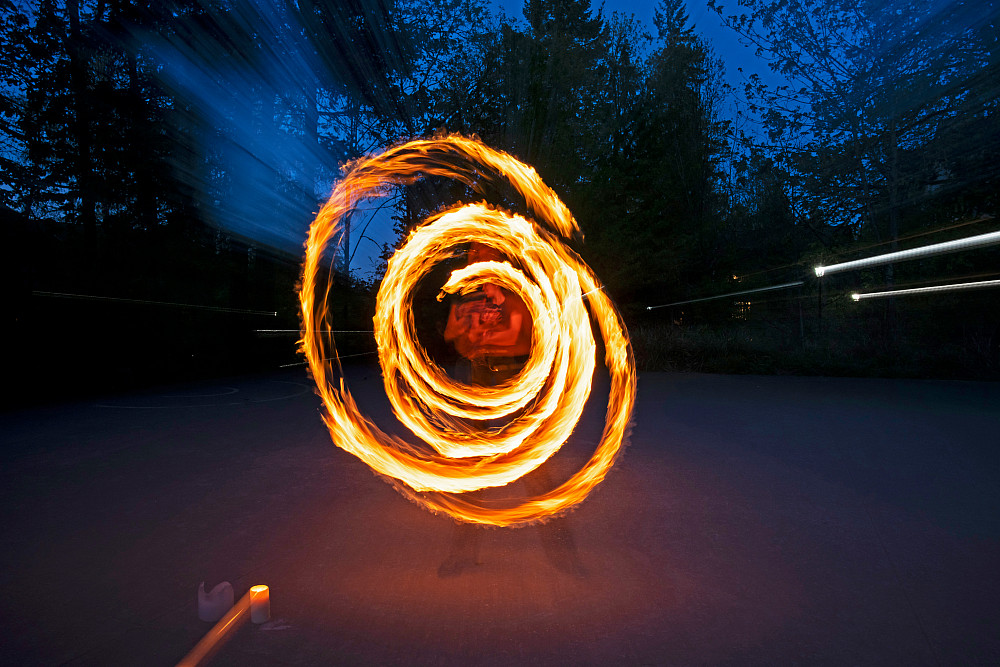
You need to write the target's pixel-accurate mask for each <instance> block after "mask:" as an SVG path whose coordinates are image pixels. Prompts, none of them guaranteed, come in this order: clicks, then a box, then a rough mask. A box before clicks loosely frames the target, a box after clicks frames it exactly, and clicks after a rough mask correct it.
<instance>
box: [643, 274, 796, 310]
mask: <svg viewBox="0 0 1000 667" xmlns="http://www.w3.org/2000/svg"><path fill="white" fill-rule="evenodd" d="M802 284H803V283H802V281H801V280H797V281H795V282H792V283H782V284H781V285H771V286H770V287H758V288H757V289H748V290H743V291H741V292H729V293H727V294H717V295H716V296H705V297H702V298H700V299H688V300H687V301H675V302H674V303H665V304H663V305H661V306H646V310H656V309H657V308H669V307H671V306H685V305H687V304H689V303H700V302H702V301H714V300H715V299H727V298H729V297H731V296H743V295H744V294H756V293H758V292H773V291H775V290H780V289H788V288H789V287H798V286H800V285H802Z"/></svg>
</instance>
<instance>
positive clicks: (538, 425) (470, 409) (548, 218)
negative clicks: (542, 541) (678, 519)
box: [299, 136, 636, 526]
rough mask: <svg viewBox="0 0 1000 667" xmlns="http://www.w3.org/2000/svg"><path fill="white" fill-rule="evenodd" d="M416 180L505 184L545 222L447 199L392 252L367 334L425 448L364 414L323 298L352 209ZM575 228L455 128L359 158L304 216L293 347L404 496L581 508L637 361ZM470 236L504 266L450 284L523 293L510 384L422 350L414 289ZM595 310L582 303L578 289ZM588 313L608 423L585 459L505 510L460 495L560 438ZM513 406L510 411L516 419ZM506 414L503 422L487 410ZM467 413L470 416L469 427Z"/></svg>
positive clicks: (527, 518)
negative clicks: (465, 371) (574, 241)
mask: <svg viewBox="0 0 1000 667" xmlns="http://www.w3.org/2000/svg"><path fill="white" fill-rule="evenodd" d="M426 175H436V176H443V177H446V178H451V179H455V180H457V181H459V182H461V183H463V184H465V185H466V186H468V187H471V188H473V189H479V188H481V187H482V185H483V184H484V183H486V182H488V181H489V180H494V181H500V180H501V179H505V180H506V181H508V182H509V183H510V185H512V186H513V187H514V188H515V189H516V190H517V192H518V193H520V195H521V196H523V197H524V199H525V201H526V203H527V206H528V209H529V210H530V211H531V212H532V213H533V215H534V216H535V217H536V218H537V219H538V220H540V221H541V222H537V221H535V220H531V221H529V220H526V219H525V218H523V217H521V216H518V215H514V214H511V213H508V212H506V211H501V210H498V209H495V208H493V207H491V206H489V205H487V204H486V203H478V204H468V205H457V206H455V207H453V208H451V209H448V210H446V211H443V212H441V213H438V214H436V215H434V216H432V217H431V218H430V219H428V220H427V221H426V222H425V223H424V224H422V225H421V226H419V227H418V228H417V229H415V230H414V231H413V232H412V233H411V234H410V235H409V237H408V238H407V239H406V242H405V243H404V244H403V246H402V247H401V248H400V249H399V250H398V251H397V252H396V253H395V254H394V255H393V256H392V258H391V259H390V260H389V264H388V267H387V270H386V274H385V277H384V279H383V280H382V284H381V286H380V288H379V291H378V296H377V299H376V314H375V318H374V325H375V339H376V342H377V343H378V354H379V362H380V364H381V366H382V374H383V379H384V383H385V390H386V394H387V396H388V397H389V400H390V402H391V404H392V408H393V412H394V413H395V415H396V417H397V418H398V419H399V420H400V422H401V423H403V424H404V425H405V426H406V427H407V428H409V429H410V430H411V431H412V432H413V433H414V434H415V435H416V436H417V437H418V438H419V439H420V440H421V441H422V442H423V443H425V445H426V446H417V445H413V444H410V443H408V442H405V441H404V440H402V439H401V438H398V437H395V436H392V435H389V434H387V433H385V432H383V431H381V430H380V429H379V428H378V427H377V426H376V425H375V424H373V423H372V422H371V421H370V420H369V419H368V418H366V417H364V416H363V415H362V414H361V413H360V411H359V410H358V407H357V405H356V403H355V402H354V398H353V397H352V395H351V393H350V391H349V390H348V388H347V386H346V384H345V382H344V380H343V378H342V377H337V376H336V375H335V374H334V368H335V367H336V361H337V358H336V349H335V346H334V342H333V336H332V334H329V333H326V332H329V331H330V330H332V329H335V327H334V326H332V323H331V322H330V313H329V310H328V307H327V302H328V296H329V294H328V290H329V287H328V286H327V287H326V288H321V287H320V283H319V281H318V276H319V270H320V265H321V260H322V258H323V256H324V254H325V253H326V250H327V247H328V245H329V244H330V243H331V242H332V241H333V240H334V239H336V238H338V237H339V234H340V232H341V231H342V229H343V224H344V220H345V218H346V217H347V216H348V215H349V214H350V212H351V211H352V210H353V209H354V208H355V207H356V206H357V204H358V203H359V202H360V201H362V200H364V199H368V198H371V197H376V196H379V195H382V194H384V193H385V192H387V191H388V190H389V189H390V188H392V187H395V186H398V185H406V184H410V183H413V182H415V181H416V180H418V179H419V178H421V177H423V176H426ZM579 232H580V230H579V227H578V226H577V223H576V221H575V220H574V219H573V217H572V215H571V214H570V212H569V210H568V209H567V208H566V206H565V205H564V204H563V203H562V201H560V199H559V198H558V197H557V196H556V194H555V193H554V192H553V191H552V190H551V189H550V188H549V187H548V186H546V185H545V183H543V182H542V180H541V179H540V178H539V177H538V174H537V173H536V172H535V170H534V169H533V168H531V167H529V166H528V165H526V164H524V163H522V162H520V161H518V160H517V159H515V158H513V157H511V156H510V155H507V154H506V153H502V152H499V151H496V150H493V149H491V148H489V147H487V146H485V145H483V144H482V143H480V142H479V141H477V140H474V139H469V138H465V137H461V136H449V137H442V138H436V139H427V140H415V141H410V142H408V143H404V144H401V145H399V146H396V147H394V148H391V149H389V150H387V151H386V152H384V153H382V154H381V155H376V156H370V157H366V158H362V159H360V160H358V161H356V162H355V163H354V164H353V165H352V167H351V169H350V171H349V173H348V174H347V175H346V177H345V178H344V179H343V180H342V181H341V182H340V183H339V184H338V185H337V187H336V188H335V189H334V191H333V194H332V196H331V197H330V199H329V201H327V202H326V204H325V205H324V206H323V208H322V209H321V210H320V212H319V214H318V215H317V216H316V219H315V220H314V221H313V223H312V225H311V227H310V229H309V235H308V239H307V241H306V254H305V260H304V263H303V268H302V281H301V286H300V291H299V299H300V302H301V307H302V329H301V332H302V338H301V341H300V346H301V351H302V353H303V354H304V356H305V358H306V361H307V363H308V366H309V369H310V372H311V374H312V376H313V378H314V379H315V381H316V384H317V388H318V393H319V395H320V397H321V398H322V401H323V405H324V409H325V412H324V414H323V420H324V422H325V423H326V425H327V427H328V428H329V430H330V434H331V437H332V438H333V442H334V443H335V444H336V445H337V446H338V447H340V448H341V449H344V450H345V451H348V452H350V453H351V454H354V455H355V456H357V457H358V458H360V459H361V460H362V461H364V462H365V463H366V464H368V465H369V466H370V467H371V468H372V469H374V470H375V471H376V472H378V473H380V474H381V475H384V476H386V477H388V478H390V479H392V480H393V481H394V483H395V485H396V487H397V488H398V489H399V490H400V491H401V492H402V493H403V494H404V495H406V496H407V497H409V498H411V499H412V500H414V501H415V502H417V503H418V504H420V505H422V506H424V507H426V508H427V509H429V510H431V511H434V512H445V513H447V514H449V515H451V516H453V517H455V518H456V519H459V520H461V521H467V522H472V523H484V524H493V525H498V526H509V525H517V524H524V523H529V522H533V521H539V520H544V519H546V518H548V517H550V516H552V515H554V514H557V513H560V512H562V511H565V510H567V509H569V508H571V507H573V506H575V505H577V504H578V503H580V502H581V501H582V500H583V499H584V498H586V496H587V495H588V494H589V493H590V491H591V490H592V489H593V488H594V487H595V486H596V485H597V484H598V483H600V482H601V480H603V479H604V476H605V475H606V474H607V472H608V470H609V469H610V468H611V466H612V465H613V464H614V461H615V459H616V457H617V455H618V453H619V452H620V450H621V448H622V444H623V442H624V440H625V437H626V435H627V430H628V428H629V423H630V419H631V415H632V409H633V406H634V403H635V384H636V376H635V363H634V360H633V358H632V349H631V344H630V342H629V339H628V334H627V333H626V331H625V326H624V324H623V322H622V319H621V316H620V315H619V313H618V311H617V310H616V309H615V307H614V305H613V304H612V303H611V300H610V299H609V298H608V297H607V296H606V294H605V292H604V290H603V289H602V285H601V284H600V282H599V281H598V279H597V277H596V276H595V275H594V274H593V272H592V271H591V270H590V268H589V267H588V266H587V265H586V264H584V262H583V261H582V260H581V259H580V258H579V256H578V255H576V254H575V253H574V252H573V251H572V250H570V249H569V248H568V247H567V246H566V245H565V244H564V243H563V239H564V238H569V237H571V236H573V235H579ZM471 242H478V243H481V244H484V245H487V246H489V247H492V248H494V249H495V250H497V251H499V252H500V253H501V254H502V255H504V256H507V257H516V258H517V259H518V262H519V264H520V266H521V268H519V269H518V268H514V267H513V266H511V264H510V263H508V262H498V261H484V262H476V263H474V264H471V265H469V266H467V267H465V268H463V269H458V270H456V271H454V272H453V273H452V275H451V276H450V278H449V279H448V281H447V282H446V284H445V285H444V286H443V287H442V294H441V296H440V297H439V298H443V296H444V295H445V294H453V293H456V292H459V293H464V292H467V291H469V290H473V289H475V288H477V287H480V286H483V285H485V284H493V285H497V286H500V287H503V288H505V289H507V290H509V291H511V292H513V293H515V294H517V295H518V296H520V297H521V299H522V300H523V301H524V303H525V305H526V307H527V309H528V312H529V313H530V315H531V321H532V337H531V349H530V355H529V358H528V361H527V363H526V365H525V367H524V368H523V369H522V370H521V371H520V372H519V373H518V374H517V375H516V376H515V377H513V378H511V379H510V380H508V381H506V382H504V383H502V384H500V385H497V386H494V387H482V386H474V385H469V384H465V383H462V382H459V381H457V380H454V379H452V378H451V377H450V376H449V375H448V374H447V373H446V372H445V371H444V370H443V369H442V368H441V367H440V366H438V365H437V364H436V363H435V362H434V361H433V360H432V359H431V358H430V357H429V356H428V354H427V352H426V351H425V350H424V349H423V348H422V347H421V346H420V345H419V343H418V341H417V335H416V327H415V324H414V320H413V308H412V300H413V292H414V288H415V286H416V285H417V284H418V283H419V281H420V280H421V278H423V277H424V276H426V275H427V274H428V273H429V272H430V271H431V269H432V268H433V267H434V266H435V265H436V264H438V263H440V262H441V261H442V260H443V259H445V258H447V257H449V256H451V255H452V253H453V251H454V248H455V246H457V245H461V244H466V243H471ZM584 295H586V297H587V303H588V304H589V307H590V313H589V314H588V310H587V307H586V306H585V305H584V301H583V296H584ZM590 317H593V318H594V320H595V321H596V324H597V328H598V330H599V331H600V333H601V336H602V338H603V340H604V346H605V363H606V365H607V367H608V370H609V373H610V376H611V388H610V394H609V398H608V410H607V416H606V422H605V428H604V432H603V434H602V437H601V440H600V442H599V443H598V445H597V447H596V449H595V451H594V454H593V455H592V456H591V458H590V460H589V461H587V463H585V464H584V465H583V467H582V468H581V469H580V470H579V471H577V472H576V473H575V474H574V475H572V476H571V477H570V478H569V479H568V480H566V481H565V482H564V483H562V484H561V485H559V486H558V487H556V488H555V489H553V490H551V491H549V492H547V493H543V494H541V495H537V496H534V497H531V498H526V499H524V500H523V501H521V502H519V503H518V504H517V505H516V506H514V507H505V508H497V507H486V506H484V505H482V504H480V503H477V502H476V501H475V500H473V499H470V498H468V497H464V496H463V494H464V493H466V492H468V491H474V490H476V489H483V488H487V487H497V486H503V485H506V484H509V483H511V482H513V481H514V480H516V479H518V478H520V477H521V476H523V475H524V474H526V473H528V472H531V471H532V470H534V469H535V468H537V467H538V466H540V465H541V464H542V463H544V462H545V461H546V460H547V459H549V457H551V456H552V455H553V454H555V453H556V452H557V451H558V450H559V449H560V447H562V445H563V444H564V443H565V442H566V440H567V439H568V438H569V437H570V435H571V433H572V431H573V429H574V428H575V426H576V424H577V422H578V421H579V419H580V415H581V414H582V412H583V408H584V405H585V404H586V401H587V398H588V397H589V395H590V391H591V383H592V380H593V376H594V368H595V363H596V360H595V352H596V344H595V341H594V336H593V331H592V329H591V322H590ZM512 415H514V416H512ZM500 417H509V418H510V421H509V422H508V423H507V425H506V426H504V427H503V428H502V429H495V428H484V427H483V426H482V424H481V423H477V422H482V421H483V420H490V419H496V418H500ZM470 422H471V423H470Z"/></svg>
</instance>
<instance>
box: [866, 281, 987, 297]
mask: <svg viewBox="0 0 1000 667" xmlns="http://www.w3.org/2000/svg"><path fill="white" fill-rule="evenodd" d="M988 287H1000V280H980V281H977V282H972V283H955V284H954V285H934V286H931V287H915V288H912V289H898V290H888V291H885V292H866V293H860V292H854V293H853V294H851V298H852V299H854V300H855V301H861V300H862V299H881V298H882V297H888V296H907V295H910V294H934V293H937V292H957V291H960V290H971V289H985V288H988Z"/></svg>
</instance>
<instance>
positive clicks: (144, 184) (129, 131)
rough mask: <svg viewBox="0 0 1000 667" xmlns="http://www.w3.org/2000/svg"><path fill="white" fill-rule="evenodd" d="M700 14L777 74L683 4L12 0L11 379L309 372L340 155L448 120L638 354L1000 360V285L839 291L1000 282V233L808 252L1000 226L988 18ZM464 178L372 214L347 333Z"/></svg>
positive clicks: (780, 3) (818, 12)
mask: <svg viewBox="0 0 1000 667" xmlns="http://www.w3.org/2000/svg"><path fill="white" fill-rule="evenodd" d="M708 5H709V8H710V9H711V10H712V11H713V12H715V14H717V15H718V17H719V20H720V21H723V22H725V23H726V25H728V27H729V29H731V30H732V31H733V32H734V34H737V35H739V36H740V38H741V40H742V41H743V43H745V44H748V45H751V46H752V47H754V48H755V49H756V52H757V56H758V57H760V58H762V59H763V60H764V61H765V62H766V63H767V64H768V66H769V67H770V69H771V71H772V72H773V73H774V75H775V77H774V78H768V79H767V80H764V79H762V78H760V77H758V76H756V75H748V76H747V77H745V78H744V80H743V83H742V85H741V86H739V87H733V86H731V85H729V84H727V83H726V79H725V77H724V76H723V67H724V63H723V62H722V61H721V60H720V59H719V58H718V57H717V56H716V55H715V53H714V51H713V48H712V45H711V43H710V42H709V41H707V40H706V39H705V38H704V37H702V36H701V35H700V33H699V32H698V30H697V28H696V26H693V25H692V24H691V22H690V20H689V19H688V16H687V10H686V8H685V6H684V4H683V2H682V1H681V0H660V2H659V3H658V4H657V5H656V10H655V13H654V16H655V20H654V25H652V26H647V25H645V24H643V23H642V22H641V21H639V20H638V19H637V18H636V17H635V16H633V15H631V14H624V13H617V12H609V11H606V10H605V9H604V8H603V6H597V7H595V6H592V5H591V3H590V2H589V0H526V2H525V3H524V7H523V16H521V17H516V18H514V17H507V16H505V15H503V14H502V13H500V12H498V11H497V10H496V9H495V8H494V7H493V6H492V5H490V4H488V3H487V2H485V0H297V1H295V0H242V1H240V0H232V1H223V0H216V1H209V0H176V1H168V2H157V3H144V2H134V1H131V0H40V1H39V2H17V1H14V0H0V42H2V44H3V49H2V55H0V216H2V221H0V229H2V234H3V243H2V253H3V261H2V266H3V277H2V285H3V289H4V292H5V294H6V299H5V301H6V303H5V306H6V307H5V309H4V326H3V329H4V331H5V338H7V339H8V342H7V343H6V344H5V345H4V348H3V349H4V355H5V365H6V368H7V369H8V371H9V372H8V374H7V376H8V378H9V379H10V380H11V381H12V382H14V383H16V384H18V386H21V387H23V392H22V397H25V398H28V397H32V396H35V397H37V396H48V397H51V396H53V395H57V394H60V393H63V392H67V391H68V392H78V391H103V390H109V389H113V388H114V389H117V388H122V387H124V386H129V385H139V384H145V383H150V382H161V381H168V380H177V379H183V378H190V377H194V376H199V375H206V374H223V373H233V372H251V371H259V370H264V369H269V368H275V367H279V366H283V365H288V364H294V363H297V361H298V360H297V358H296V355H295V339H296V336H297V334H296V333H295V331H296V330H297V329H298V316H297V301H296V297H295V284H296V281H297V279H298V272H299V264H300V261H301V254H302V243H303V241H304V239H305V233H306V229H307V227H308V224H309V222H310V221H311V219H312V217H313V215H314V213H315V211H316V210H318V207H319V206H320V204H321V203H322V201H323V200H324V199H325V198H326V196H328V194H329V192H330V189H331V187H332V185H333V184H334V183H335V182H336V180H337V179H338V178H339V177H340V176H341V174H342V172H341V168H342V167H343V165H344V164H347V163H349V161H350V160H352V159H355V158H357V157H359V156H361V155H364V154H367V153H370V152H372V151H377V150H379V149H381V148H384V147H386V146H389V145H392V144H394V143H398V142H399V141H401V140H404V139H408V138H413V137H427V136H433V135H436V134H441V133H453V132H454V133H461V134H465V135H476V136H478V137H480V138H481V139H482V140H483V141H485V142H486V143H487V144H489V145H490V146H492V147H495V148H498V149H501V150H504V151H507V152H509V153H511V154H512V155H514V156H516V157H518V158H520V159H522V160H524V161H525V162H527V163H529V164H531V165H533V166H534V167H535V168H536V169H537V171H538V172H539V174H540V175H541V176H542V178H543V179H544V180H545V182H546V183H547V184H549V185H550V186H551V187H552V188H553V189H554V190H555V191H556V192H557V193H558V194H559V195H560V196H561V197H562V198H563V200H564V201H565V202H566V203H567V205H568V206H569V208H570V210H571V211H573V213H574V215H575V216H576V218H577V219H578V221H579V222H580V224H581V226H582V229H583V232H584V240H583V241H577V242H574V244H573V246H574V248H575V249H576V250H577V251H578V252H580V254H581V255H582V256H583V257H584V258H585V259H586V260H587V261H588V263H589V264H590V265H591V267H592V268H593V269H594V270H595V271H596V272H597V274H598V275H599V276H600V277H601V278H602V280H604V282H605V283H606V289H607V291H608V293H609V294H610V295H611V296H612V297H613V298H614V300H615V301H616V302H617V304H618V305H619V307H620V308H621V310H622V312H623V314H624V316H625V318H626V321H627V323H628V326H629V331H630V333H631V335H632V337H633V342H634V345H635V351H636V358H637V362H638V364H639V366H640V368H641V369H645V370H683V371H705V372H737V373H807V374H838V375H839V374H850V375H879V376H910V377H948V378H970V379H996V378H997V377H1000V308H998V306H1000V298H998V294H1000V291H998V290H996V289H993V290H991V289H977V290H967V291H962V292H949V293H940V294H929V295H917V296H903V297H894V298H882V299H872V300H865V301H860V302H855V301H853V300H852V299H851V298H850V294H851V293H852V292H858V291H860V292H875V291H886V290H896V289H907V288H915V287H924V286H930V285H941V284H952V283H963V282H970V281H982V280H993V279H996V278H997V277H998V274H1000V270H998V268H997V267H998V266H1000V263H998V259H1000V252H998V250H997V246H992V247H989V248H981V249H976V250H969V251H965V252H958V253H951V254H947V255H939V256H933V257H925V258H923V259H920V260H915V261H910V262H905V263H894V264H888V265H882V266H878V267H874V268H869V269H866V270H856V271H848V272H843V273H841V274H837V275H833V276H827V277H824V278H817V276H816V275H815V273H814V272H813V270H812V267H813V266H815V265H817V264H826V265H829V264H833V263H837V262H843V261H848V260H851V259H857V258H862V257H868V256H872V255H876V254H881V253H885V252H893V251H896V250H901V249H906V248H913V247H918V246H923V245H928V244H934V243H939V242H943V241H948V240H951V239H956V238H963V237H967V236H974V235H981V234H985V233H988V232H993V231H996V230H997V229H998V228H1000V224H998V222H997V220H996V213H997V211H996V209H997V205H998V193H1000V183H998V178H1000V170H998V157H997V156H998V155H1000V113H998V111H1000V109H998V107H1000V95H998V91H1000V87H998V84H1000V69H998V68H1000V63H998V43H1000V39H998V24H997V21H998V12H997V9H996V8H995V4H994V3H993V2H963V1H961V0H947V1H944V2H942V1H939V0H877V1H871V0H860V1H858V0H850V1H849V2H848V1H846V0H830V1H822V2H820V1H815V0H740V1H739V5H733V4H730V3H728V2H727V3H723V2H721V1H719V0H709V3H708ZM737 65H738V64H737ZM729 66H730V67H733V63H729ZM774 81H777V82H778V83H777V84H775V83H773V82H774ZM466 194H467V193H464V192H460V191H458V190H457V189H456V187H455V186H454V184H448V183H440V182H436V181H434V180H433V179H427V180H424V181H421V182H420V183H418V184H416V185H414V186H409V187H405V188H399V189H397V190H396V191H394V192H392V193H389V194H388V195H387V196H386V197H385V198H384V199H383V200H380V201H377V202H372V203H371V205H370V206H369V207H367V208H363V209H360V210H359V211H357V213H356V214H355V215H354V216H352V218H351V221H350V226H349V228H348V230H347V232H346V233H345V234H344V237H343V238H342V239H341V244H340V250H339V251H338V253H337V256H336V257H331V268H332V270H333V272H334V280H335V281H336V285H335V287H336V288H335V290H334V293H333V297H332V299H333V313H334V315H335V317H336V328H338V329H343V330H351V331H355V330H357V331H364V330H368V329H370V328H371V315H372V310H373V302H374V292H375V290H377V287H378V278H379V271H380V269H379V266H378V265H377V263H376V264H372V263H371V262H370V261H368V262H366V261H363V260H362V258H365V257H375V258H381V261H383V262H384V259H385V258H386V257H388V256H389V255H390V254H391V252H392V249H393V244H394V243H396V242H397V240H398V239H399V238H401V235H403V234H405V232H406V231H407V230H408V229H410V228H412V227H413V226H414V225H416V224H419V221H420V220H423V219H424V218H425V217H426V216H427V215H428V214H429V213H431V212H433V211H435V210H437V209H438V208H440V207H441V206H442V205H443V204H450V203H454V200H455V199H456V198H461V197H463V196H465V195H466ZM521 205H523V202H522V203H521ZM510 206H511V207H512V208H514V209H517V207H518V202H510ZM443 268H447V267H443ZM767 288H773V289H767ZM427 289H432V290H436V287H435V286H430V287H427ZM754 290H760V291H754ZM734 293H740V294H735V295H734ZM720 295H730V296H724V297H722V298H714V297H719V296H720ZM673 304H676V305H673ZM422 318H423V320H422V324H421V327H422V331H424V332H425V333H429V334H430V335H428V336H425V339H426V340H427V341H428V345H429V346H430V347H434V346H435V343H434V342H433V340H432V339H433V338H434V336H433V331H434V327H435V326H436V325H435V323H434V320H435V318H438V319H440V314H439V313H438V314H436V313H435V311H434V310H433V307H430V308H429V309H428V310H427V312H425V313H423V314H422ZM337 342H338V348H339V349H340V352H341V354H342V355H343V356H344V357H345V358H355V359H360V360H362V361H372V360H374V356H373V350H374V341H373V340H372V339H371V337H370V336H369V335H365V334H347V335H344V336H339V337H338V340H337ZM436 354H439V355H446V351H444V350H441V349H438V350H437V351H436Z"/></svg>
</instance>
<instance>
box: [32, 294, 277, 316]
mask: <svg viewBox="0 0 1000 667" xmlns="http://www.w3.org/2000/svg"><path fill="white" fill-rule="evenodd" d="M31 294H32V295H33V296H46V297H56V298H59V299H84V300H86V301H117V302H119V303H140V304H143V305H147V306H172V307H174V308H195V309H198V310H214V311H216V312H219V313H239V314H241V315H264V316H267V317H277V316H278V313H277V312H276V311H272V310H246V309H243V308H223V307H221V306H202V305H198V304H194V303H175V302H172V301H149V300H147V299H126V298H124V297H118V296H96V295H93V294H69V293H66V292H41V291H37V290H36V291H33V292H32V293H31Z"/></svg>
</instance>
